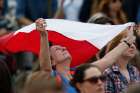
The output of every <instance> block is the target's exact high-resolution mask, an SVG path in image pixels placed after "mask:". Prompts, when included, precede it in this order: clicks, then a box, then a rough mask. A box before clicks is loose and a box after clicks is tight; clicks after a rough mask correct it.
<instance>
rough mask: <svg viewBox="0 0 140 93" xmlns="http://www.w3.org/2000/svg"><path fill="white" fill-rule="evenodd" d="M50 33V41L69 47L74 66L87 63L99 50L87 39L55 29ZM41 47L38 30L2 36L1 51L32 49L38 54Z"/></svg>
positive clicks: (15, 51)
mask: <svg viewBox="0 0 140 93" xmlns="http://www.w3.org/2000/svg"><path fill="white" fill-rule="evenodd" d="M48 34H49V35H48V36H49V41H51V42H52V43H53V44H56V45H57V44H58V45H61V46H65V47H67V49H68V50H69V52H70V54H71V55H72V63H71V66H72V67H73V66H77V65H80V64H82V63H85V62H86V61H87V60H89V59H90V58H91V57H92V56H94V55H95V54H96V53H97V52H98V49H97V48H96V47H95V46H93V45H91V44H90V43H88V42H87V41H77V40H73V39H70V38H68V37H65V36H64V35H62V34H60V33H57V32H55V31H49V32H48ZM39 49H40V35H39V32H38V31H36V30H33V31H31V32H30V33H24V32H19V33H18V34H16V35H13V33H10V34H8V35H6V36H3V37H0V51H1V52H8V53H17V52H23V51H31V52H33V53H35V54H37V55H38V53H39Z"/></svg>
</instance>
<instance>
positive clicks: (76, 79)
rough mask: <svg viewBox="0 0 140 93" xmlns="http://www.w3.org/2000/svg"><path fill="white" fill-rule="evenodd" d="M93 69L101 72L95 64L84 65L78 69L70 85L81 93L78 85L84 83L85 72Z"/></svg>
mask: <svg viewBox="0 0 140 93" xmlns="http://www.w3.org/2000/svg"><path fill="white" fill-rule="evenodd" d="M92 67H94V68H97V69H99V70H100V68H99V67H98V66H96V65H93V64H83V65H80V66H79V67H77V68H76V71H75V74H74V75H73V79H72V80H71V81H70V84H71V85H72V86H73V87H74V88H75V89H76V91H77V92H78V93H80V90H79V89H78V88H77V86H76V84H77V83H82V82H83V81H84V77H85V71H86V70H87V69H89V68H92ZM100 71H101V70H100Z"/></svg>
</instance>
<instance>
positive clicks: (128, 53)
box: [123, 44, 137, 58]
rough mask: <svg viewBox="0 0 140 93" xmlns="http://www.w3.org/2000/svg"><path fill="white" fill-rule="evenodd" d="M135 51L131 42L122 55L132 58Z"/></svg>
mask: <svg viewBox="0 0 140 93" xmlns="http://www.w3.org/2000/svg"><path fill="white" fill-rule="evenodd" d="M136 53H137V49H136V46H135V44H132V45H131V47H130V48H128V49H127V50H126V51H125V52H124V53H123V56H125V57H129V58H133V57H134V56H135V55H136Z"/></svg>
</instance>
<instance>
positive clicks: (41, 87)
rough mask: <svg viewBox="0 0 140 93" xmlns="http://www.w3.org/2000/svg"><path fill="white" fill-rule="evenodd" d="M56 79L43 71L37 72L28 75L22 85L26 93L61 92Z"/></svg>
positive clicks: (59, 84)
mask: <svg viewBox="0 0 140 93" xmlns="http://www.w3.org/2000/svg"><path fill="white" fill-rule="evenodd" d="M61 86H62V85H61V83H60V82H59V83H58V81H57V78H56V77H54V76H50V74H49V73H47V72H45V71H37V72H33V73H31V74H29V75H28V77H27V78H26V81H25V84H24V91H25V92H26V93H42V92H44V91H62V87H61Z"/></svg>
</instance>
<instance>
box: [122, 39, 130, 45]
mask: <svg viewBox="0 0 140 93" xmlns="http://www.w3.org/2000/svg"><path fill="white" fill-rule="evenodd" d="M123 42H124V43H125V44H126V45H128V47H130V46H131V44H129V43H128V42H127V41H126V40H124V41H123Z"/></svg>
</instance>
